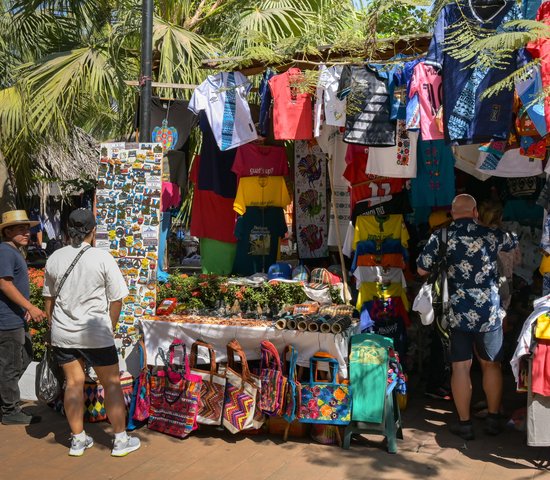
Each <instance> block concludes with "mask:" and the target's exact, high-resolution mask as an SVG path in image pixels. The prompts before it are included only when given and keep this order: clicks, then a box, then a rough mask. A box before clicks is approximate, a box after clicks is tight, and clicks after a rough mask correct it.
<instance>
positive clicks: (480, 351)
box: [417, 194, 517, 440]
mask: <svg viewBox="0 0 550 480" xmlns="http://www.w3.org/2000/svg"><path fill="white" fill-rule="evenodd" d="M451 214H452V217H453V223H451V225H450V226H449V227H448V228H447V251H446V264H447V278H448V286H449V297H450V309H449V312H448V315H449V325H450V329H451V335H450V338H451V362H452V366H453V373H452V377H451V388H452V392H453V398H454V402H455V405H456V409H457V411H458V416H459V419H460V422H459V423H458V424H456V425H452V426H451V432H453V433H454V434H456V435H459V436H461V437H462V438H463V439H465V440H472V439H473V438H474V431H473V427H472V423H471V420H470V401H471V397H472V383H471V380H470V367H471V365H472V358H473V353H474V345H475V350H476V352H477V355H478V357H479V359H480V363H481V367H482V372H483V389H484V391H485V395H486V396H487V404H488V411H489V415H488V417H487V420H486V424H485V429H484V430H485V433H487V434H489V435H496V434H498V433H499V432H500V431H501V425H500V421H499V414H498V412H499V409H500V401H501V398H502V372H501V367H500V360H501V356H502V319H503V318H504V316H505V314H506V312H505V311H504V310H503V309H502V308H501V306H500V297H499V293H498V288H499V287H498V278H499V275H498V270H497V255H498V252H499V251H501V250H502V251H505V252H507V251H510V250H512V249H513V248H515V247H516V245H517V239H516V238H515V237H512V235H510V234H508V233H506V232H503V231H501V230H499V229H496V228H489V227H484V226H482V225H480V224H478V223H477V218H478V211H477V206H476V201H475V199H474V198H473V197H471V196H470V195H465V194H463V195H457V196H456V197H455V199H454V200H453V204H452V209H451ZM441 235H442V233H441V230H438V231H436V232H434V233H433V235H432V236H431V237H430V239H429V240H428V243H427V244H426V246H425V247H424V250H423V251H422V253H421V254H420V256H419V257H418V260H417V265H418V273H419V274H420V275H422V276H423V275H427V274H428V273H430V272H431V271H432V270H433V269H434V268H436V265H437V263H438V255H439V249H440V245H441V243H442V236H441Z"/></svg>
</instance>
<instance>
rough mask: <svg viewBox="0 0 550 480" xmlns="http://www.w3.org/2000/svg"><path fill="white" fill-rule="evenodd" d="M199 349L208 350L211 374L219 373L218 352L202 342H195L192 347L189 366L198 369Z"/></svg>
mask: <svg viewBox="0 0 550 480" xmlns="http://www.w3.org/2000/svg"><path fill="white" fill-rule="evenodd" d="M199 347H203V348H206V349H207V350H208V356H209V357H210V373H211V374H213V373H218V366H217V365H216V351H215V350H214V347H213V346H212V345H210V344H209V343H205V342H202V341H201V340H197V341H195V343H193V345H191V353H190V355H189V366H190V367H191V368H196V367H197V354H198V350H199Z"/></svg>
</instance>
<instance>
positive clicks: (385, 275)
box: [353, 267, 407, 288]
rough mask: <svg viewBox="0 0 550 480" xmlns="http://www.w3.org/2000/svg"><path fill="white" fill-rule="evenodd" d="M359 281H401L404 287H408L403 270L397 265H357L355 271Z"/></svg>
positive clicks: (359, 282) (354, 273)
mask: <svg viewBox="0 0 550 480" xmlns="http://www.w3.org/2000/svg"><path fill="white" fill-rule="evenodd" d="M353 275H354V277H355V278H356V279H357V281H358V282H357V283H358V284H361V283H363V282H378V283H384V284H386V283H400V284H401V285H402V286H403V288H406V287H407V282H406V281H405V275H403V270H401V269H400V268H395V267H389V268H384V267H357V268H356V269H355V271H354V272H353Z"/></svg>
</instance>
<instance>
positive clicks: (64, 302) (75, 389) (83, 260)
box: [44, 208, 140, 457]
mask: <svg viewBox="0 0 550 480" xmlns="http://www.w3.org/2000/svg"><path fill="white" fill-rule="evenodd" d="M95 227H96V222H95V218H94V215H93V213H92V212H91V211H90V210H85V209H82V208H80V209H78V210H75V211H73V212H72V213H71V214H70V216H69V223H68V232H69V237H70V239H71V245H69V246H67V247H64V248H61V249H60V250H57V251H55V252H54V253H53V254H52V255H51V257H50V258H49V259H48V262H47V263H46V273H45V276H44V297H46V313H47V314H48V318H49V320H50V323H51V344H52V347H53V353H54V356H55V358H56V359H57V361H58V363H59V364H60V365H61V366H62V368H63V372H64V374H65V377H66V386H65V395H64V406H65V413H66V415H67V419H68V421H69V425H70V428H71V432H72V438H71V447H70V450H69V455H71V456H80V455H82V454H83V453H84V450H86V449H87V448H90V447H92V445H93V439H92V437H90V436H89V435H87V434H86V432H85V431H84V425H83V412H84V396H83V389H84V381H85V377H86V373H85V369H86V366H91V367H93V369H94V371H95V373H96V374H97V376H98V379H99V381H100V383H101V385H103V388H104V391H105V409H106V410H107V416H108V417H109V421H110V422H111V425H112V426H113V430H114V434H115V439H114V444H113V449H112V450H111V455H113V456H115V457H121V456H124V455H127V454H128V453H130V452H133V451H135V450H137V449H138V448H139V447H140V441H139V439H138V438H136V437H131V436H129V435H128V434H127V433H126V430H125V426H126V423H125V422H126V406H125V404H124V397H123V394H122V389H121V386H120V377H119V365H118V355H117V351H116V348H115V343H114V338H113V329H114V327H115V325H116V324H117V322H118V318H119V315H120V311H121V308H122V299H123V298H124V297H126V296H127V295H128V288H127V286H126V282H125V281H124V277H123V276H122V273H121V272H120V269H119V268H118V265H117V264H116V262H115V260H114V258H113V257H112V256H111V254H110V253H109V252H107V251H104V250H100V249H97V248H93V247H91V245H92V244H93V242H94V239H95Z"/></svg>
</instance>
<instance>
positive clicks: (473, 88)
mask: <svg viewBox="0 0 550 480" xmlns="http://www.w3.org/2000/svg"><path fill="white" fill-rule="evenodd" d="M483 7H484V5H481V7H477V8H476V4H473V3H472V2H466V1H465V0H461V1H457V2H451V3H449V4H447V5H445V7H444V8H443V9H442V10H441V12H440V14H439V17H438V18H437V21H436V25H435V29H434V35H433V38H432V41H431V43H430V47H429V50H428V55H427V57H426V64H427V65H432V66H434V67H436V68H440V69H442V76H443V91H444V92H445V93H444V96H443V117H444V125H445V139H446V141H447V142H448V143H453V144H459V145H460V144H470V143H482V142H488V141H490V140H491V139H492V138H496V139H503V140H504V139H506V138H508V134H509V133H510V127H511V125H512V108H513V104H514V101H513V95H514V92H513V91H512V90H508V89H503V90H501V91H500V92H499V93H497V94H495V95H492V96H490V97H487V98H484V99H482V98H481V94H482V93H483V92H485V90H487V88H489V87H490V86H492V85H495V84H496V83H498V82H500V81H502V80H504V79H505V78H506V77H508V76H509V75H511V74H512V73H513V72H514V71H515V70H517V69H518V68H519V67H521V66H523V64H524V59H523V57H522V55H519V54H518V55H515V54H514V55H512V56H511V58H510V59H509V60H507V61H506V60H505V61H503V62H502V65H499V66H498V67H494V68H487V67H484V66H473V67H471V66H469V65H468V64H467V63H466V62H464V63H462V62H461V61H460V60H458V59H455V58H453V57H452V56H451V55H450V54H449V52H448V51H446V50H445V48H446V47H448V44H446V38H448V37H449V36H451V35H455V34H456V33H457V29H458V28H460V25H463V24H464V21H468V22H473V23H474V24H476V26H479V27H481V28H483V29H485V30H486V31H489V32H495V33H504V32H509V31H514V29H515V27H507V26H506V24H507V23H509V22H511V21H513V20H519V19H521V18H522V16H521V9H520V6H519V4H518V3H517V2H516V1H515V0H506V1H505V2H503V4H502V7H501V8H499V9H498V10H497V11H496V12H489V13H492V16H490V17H489V18H485V19H484V18H482V17H483V15H484V13H483ZM485 10H487V9H485ZM474 37H475V36H474ZM476 39H477V38H472V41H474V40H476ZM465 48H467V47H465Z"/></svg>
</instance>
